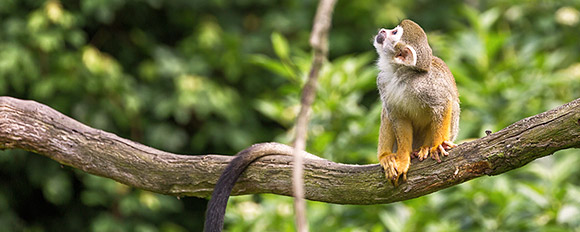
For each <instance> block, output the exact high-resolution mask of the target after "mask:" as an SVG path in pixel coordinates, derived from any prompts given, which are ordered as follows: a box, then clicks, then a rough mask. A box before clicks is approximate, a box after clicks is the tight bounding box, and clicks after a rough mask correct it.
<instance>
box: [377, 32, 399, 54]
mask: <svg viewBox="0 0 580 232" xmlns="http://www.w3.org/2000/svg"><path fill="white" fill-rule="evenodd" d="M403 32H404V31H403V28H402V27H401V26H397V27H395V28H393V29H392V30H388V29H384V28H381V29H380V30H379V33H378V34H377V35H376V36H375V38H374V42H373V45H374V46H375V48H376V49H377V53H379V55H384V54H385V53H386V52H388V51H391V52H392V51H393V48H394V47H395V44H396V43H397V42H399V40H401V36H402V35H403ZM381 35H382V36H384V40H383V41H382V43H379V42H377V38H378V37H379V36H381Z"/></svg>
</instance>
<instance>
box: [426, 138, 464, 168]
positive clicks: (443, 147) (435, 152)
mask: <svg viewBox="0 0 580 232" xmlns="http://www.w3.org/2000/svg"><path fill="white" fill-rule="evenodd" d="M454 147H457V144H455V143H453V142H451V141H443V142H442V143H441V144H439V145H436V146H434V147H432V148H431V150H430V151H429V154H430V155H431V158H433V159H435V160H437V162H438V163H441V159H440V158H439V154H441V155H443V156H448V155H449V152H447V150H451V148H454ZM421 160H422V159H421Z"/></svg>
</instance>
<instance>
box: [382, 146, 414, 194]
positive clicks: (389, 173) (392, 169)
mask: <svg viewBox="0 0 580 232" xmlns="http://www.w3.org/2000/svg"><path fill="white" fill-rule="evenodd" d="M379 163H380V164H381V166H383V169H385V177H387V179H388V180H389V181H390V182H391V184H393V186H395V187H397V186H399V177H400V176H403V181H406V180H407V171H409V164H410V163H411V156H410V155H409V154H393V153H391V154H389V153H386V152H385V153H383V154H381V155H380V156H379Z"/></svg>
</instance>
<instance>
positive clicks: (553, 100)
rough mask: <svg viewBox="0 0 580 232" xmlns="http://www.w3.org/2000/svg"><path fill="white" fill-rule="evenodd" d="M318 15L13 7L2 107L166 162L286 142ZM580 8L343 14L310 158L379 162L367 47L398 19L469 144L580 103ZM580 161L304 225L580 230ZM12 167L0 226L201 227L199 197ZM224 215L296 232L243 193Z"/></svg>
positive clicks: (1, 64)
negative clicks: (125, 141) (171, 156)
mask: <svg viewBox="0 0 580 232" xmlns="http://www.w3.org/2000/svg"><path fill="white" fill-rule="evenodd" d="M316 5H317V2H316V1H295V0H288V1H282V2H271V1H263V0H246V1H237V2H235V3H229V2H226V1H185V0H176V1H158V0H145V1H143V0H137V1H112V0H109V1H104V0H103V1H65V0H61V1H59V0H23V1H15V0H5V1H3V2H2V4H0V95H9V96H15V97H19V98H24V99H33V100H36V101H39V102H42V103H44V104H47V105H49V106H51V107H53V108H55V109H57V110H59V111H60V112H63V113H65V114H66V115H69V116H71V117H73V118H75V119H77V120H79V121H81V122H83V123H85V124H87V125H90V126H92V127H96V128H99V129H103V130H106V131H110V132H113V133H115V134H118V135H120V136H122V137H125V138H129V139H131V140H135V141H138V142H141V143H144V144H146V145H149V146H153V147H156V148H159V149H162V150H166V151H170V152H177V153H183V154H207V153H221V154H234V153H235V152H237V151H239V150H241V149H243V148H244V147H246V146H248V145H250V144H252V143H256V142H263V141H279V142H286V143H287V142H289V141H290V140H291V139H292V134H293V125H294V118H295V116H296V114H297V113H298V109H299V95H300V91H301V87H302V85H303V84H304V82H305V80H306V76H307V74H308V72H309V68H310V64H311V58H312V57H311V54H310V48H309V46H308V37H309V33H310V29H311V28H310V27H311V22H312V18H313V15H314V12H315V8H316ZM578 9H580V4H579V3H578V2H573V1H554V2H550V1H520V0H511V1H484V2H477V3H474V2H473V1H467V2H455V1H432V2H429V1H386V2H385V1H378V0H370V1H339V2H338V4H337V6H336V10H335V14H334V18H333V27H332V29H331V33H330V38H329V39H330V41H329V42H330V44H329V46H330V49H329V51H330V57H329V60H328V61H326V62H325V64H324V67H323V69H322V70H321V72H320V75H321V76H320V78H319V81H318V91H317V96H316V101H315V102H314V105H313V112H312V114H311V120H310V124H309V138H308V148H307V150H308V151H310V152H312V153H314V154H318V155H320V156H322V157H324V158H327V159H331V160H333V161H337V162H345V163H358V164H364V163H375V162H376V158H375V152H376V144H377V137H378V126H379V115H380V103H379V99H378V92H377V90H376V86H375V85H376V84H375V77H376V74H377V70H376V68H375V66H374V60H375V59H376V55H375V53H374V51H373V50H374V49H373V48H372V45H371V42H370V40H371V38H372V36H373V35H374V34H375V33H376V31H377V29H378V28H380V27H392V26H394V25H396V24H397V22H398V21H399V20H400V19H402V18H411V19H414V20H416V21H417V22H418V23H419V24H421V25H422V26H423V27H424V28H425V30H426V31H427V33H428V36H429V40H430V43H431V45H432V47H433V50H434V53H435V54H436V55H438V56H440V57H441V58H443V60H445V61H446V63H447V64H448V65H449V67H450V69H451V70H452V72H453V74H454V76H455V78H456V80H457V84H458V88H459V92H460V95H461V96H460V97H461V102H462V104H461V106H462V114H461V123H460V124H461V125H460V127H461V130H460V136H459V137H460V138H459V140H465V139H471V138H477V137H480V136H483V132H484V130H485V129H492V130H493V131H497V130H499V129H501V128H504V127H505V126H507V125H509V124H511V123H513V122H515V121H517V120H519V119H522V118H524V117H527V116H530V115H533V114H537V113H540V112H543V111H546V110H548V109H551V108H553V107H555V106H557V105H560V104H563V103H565V102H568V101H571V100H573V99H575V98H579V97H580V92H579V91H578V89H580V57H579V56H580V55H579V53H578V52H577V51H580V44H578V43H577V37H578V30H579V29H580V28H579V27H580V26H579V25H580V24H579V22H578V21H579V17H580V13H579V11H578ZM442 15H443V16H445V17H441V16H442ZM577 157H578V151H576V150H569V151H564V152H561V153H560V154H558V155H555V156H553V157H547V158H543V159H540V160H538V161H534V162H533V163H532V164H530V165H528V166H526V167H524V168H521V169H519V170H516V171H512V172H510V173H507V174H503V175H501V176H496V177H485V178H480V179H476V180H473V181H470V182H467V183H465V184H462V185H459V186H456V187H453V188H449V189H446V190H443V191H440V192H437V193H434V194H431V195H429V196H425V197H420V198H417V199H413V200H409V201H405V202H399V203H393V204H388V205H373V206H343V205H332V204H326V203H320V202H309V203H308V215H309V223H310V225H311V227H312V229H313V230H316V231H385V230H388V231H427V230H428V231H464V230H476V231H480V230H484V231H513V230H516V231H522V230H526V231H527V230H556V231H560V230H565V231H570V230H572V231H580V224H579V222H578V220H577V218H578V217H580V201H579V200H578V199H577V197H576V196H578V195H579V194H580V178H578V177H579V176H580V173H578V170H577V168H576V167H577V164H578V163H579V162H580V161H579V160H578V158H577ZM425 162H431V161H425ZM0 167H1V168H0V182H1V184H2V186H3V188H1V189H0V231H23V230H28V231H87V230H89V231H199V230H200V228H201V225H202V223H203V221H202V220H203V213H204V208H205V204H206V201H205V200H203V199H194V198H186V199H176V198H174V197H169V196H162V195H158V194H153V193H149V192H146V191H142V190H137V189H133V188H130V187H128V186H124V185H122V184H119V183H116V182H114V181H112V180H109V179H106V178H101V177H95V176H92V175H89V174H86V173H84V172H82V171H79V170H72V169H70V168H64V167H61V166H60V165H59V164H57V163H56V162H54V161H52V160H49V159H46V158H44V157H40V156H38V155H33V154H28V153H26V152H23V151H18V150H10V151H4V152H2V155H0ZM361 181H364V180H361ZM369 191H370V190H369ZM227 212H228V214H227V217H226V228H227V230H229V231H293V230H294V222H293V207H292V199H291V198H288V197H281V196H274V195H259V196H240V197H233V198H232V199H231V201H230V205H229V207H228V211H227Z"/></svg>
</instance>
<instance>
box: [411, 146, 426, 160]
mask: <svg viewBox="0 0 580 232" xmlns="http://www.w3.org/2000/svg"><path fill="white" fill-rule="evenodd" d="M412 154H413V156H414V157H417V158H419V160H420V161H423V160H424V159H427V157H429V147H427V146H424V147H421V148H419V150H417V151H414V152H413V153H412Z"/></svg>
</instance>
